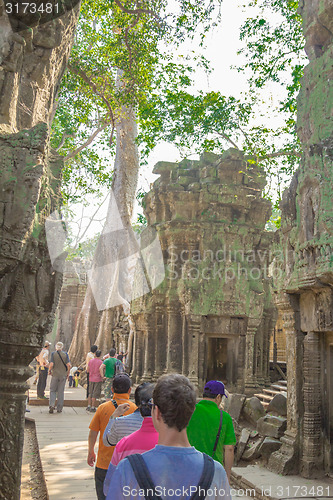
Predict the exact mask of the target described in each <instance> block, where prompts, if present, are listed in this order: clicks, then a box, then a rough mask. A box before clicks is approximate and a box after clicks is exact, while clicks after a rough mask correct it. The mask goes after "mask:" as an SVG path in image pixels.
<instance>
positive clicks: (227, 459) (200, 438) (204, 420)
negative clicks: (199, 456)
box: [187, 380, 236, 481]
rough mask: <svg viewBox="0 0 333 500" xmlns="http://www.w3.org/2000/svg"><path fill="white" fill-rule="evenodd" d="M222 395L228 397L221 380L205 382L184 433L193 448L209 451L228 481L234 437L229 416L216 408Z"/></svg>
mask: <svg viewBox="0 0 333 500" xmlns="http://www.w3.org/2000/svg"><path fill="white" fill-rule="evenodd" d="M222 396H225V397H228V396H227V395H226V393H225V388H224V384H223V383H222V382H219V381H218V380H210V381H209V382H207V384H206V385H205V387H204V391H203V399H202V400H201V401H199V403H197V405H196V408H195V410H194V413H193V415H192V417H191V420H190V422H189V424H188V427H187V437H188V440H189V442H190V444H191V445H192V446H194V447H195V448H196V449H197V450H199V451H201V452H203V453H206V454H207V455H210V456H211V457H212V458H214V460H217V461H218V462H220V463H221V464H222V465H223V466H224V468H225V471H226V473H227V476H228V480H229V481H230V474H231V467H232V466H233V463H234V445H235V444H236V437H235V431H234V426H233V423H232V418H231V417H230V415H229V414H228V413H227V412H225V411H223V410H220V404H221V401H222Z"/></svg>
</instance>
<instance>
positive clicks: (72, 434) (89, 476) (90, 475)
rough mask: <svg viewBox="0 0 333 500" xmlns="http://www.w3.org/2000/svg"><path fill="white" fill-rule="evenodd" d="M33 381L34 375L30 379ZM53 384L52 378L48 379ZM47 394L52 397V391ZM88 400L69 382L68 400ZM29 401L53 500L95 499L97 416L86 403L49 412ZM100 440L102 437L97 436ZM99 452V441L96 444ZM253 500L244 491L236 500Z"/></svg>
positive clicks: (33, 389)
mask: <svg viewBox="0 0 333 500" xmlns="http://www.w3.org/2000/svg"><path fill="white" fill-rule="evenodd" d="M30 381H31V384H32V381H33V378H32V379H30ZM48 384H49V381H48ZM48 387H49V386H48V385H47V389H46V391H45V395H46V396H47V397H49V391H48ZM29 397H30V401H32V402H34V400H35V399H36V386H34V385H31V389H30V391H29ZM66 399H67V400H78V401H80V400H84V399H85V390H84V389H83V388H82V387H77V388H76V389H72V388H69V387H68V384H66V389H65V400H66ZM47 404H48V403H47V401H45V406H44V405H40V406H35V405H34V404H31V405H28V406H27V408H28V409H29V410H30V412H28V413H27V414H26V415H27V417H29V418H32V419H34V420H35V423H36V432H37V439H38V444H39V452H40V456H41V461H42V465H43V470H44V474H45V479H46V486H47V489H48V493H49V498H50V500H95V499H96V498H97V497H96V492H95V481H94V469H92V468H91V467H89V465H88V464H87V454H88V434H89V423H90V420H91V419H92V417H93V414H92V413H88V412H87V411H86V410H85V408H83V407H76V406H75V407H66V406H64V408H63V411H62V413H56V412H55V413H53V414H52V415H51V414H49V408H48V406H46V405H47ZM97 443H98V440H97ZM95 451H96V453H97V444H96V447H95ZM240 499H242V500H247V499H248V500H250V498H249V497H247V496H245V495H244V494H242V495H241V496H234V497H233V500H240Z"/></svg>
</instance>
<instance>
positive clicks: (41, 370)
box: [36, 340, 51, 399]
mask: <svg viewBox="0 0 333 500" xmlns="http://www.w3.org/2000/svg"><path fill="white" fill-rule="evenodd" d="M50 345H51V342H49V341H48V340H45V342H44V347H43V349H42V350H41V352H40V353H39V355H38V356H37V358H36V359H37V362H38V383H37V398H38V399H47V397H46V396H45V387H46V381H47V374H48V369H49V354H50Z"/></svg>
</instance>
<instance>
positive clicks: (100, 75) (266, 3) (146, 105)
mask: <svg viewBox="0 0 333 500" xmlns="http://www.w3.org/2000/svg"><path fill="white" fill-rule="evenodd" d="M220 3H221V1H220V0H205V1H203V2H202V1H199V0H178V1H177V2H176V8H174V4H173V6H172V8H173V10H174V11H173V12H170V10H171V9H170V6H168V2H167V0H151V1H149V2H148V1H144V2H140V3H139V2H136V1H134V0H126V1H123V2H121V1H120V0H113V1H112V2H109V0H101V1H99V2H96V0H83V3H82V8H81V15H80V20H79V25H78V30H77V34H76V38H75V43H74V47H73V51H72V55H71V58H70V62H69V69H68V71H67V73H66V75H65V77H64V79H63V81H62V84H61V89H60V95H59V98H58V108H57V112H56V116H55V120H54V122H53V127H52V146H53V147H55V148H56V149H57V148H59V152H60V153H61V154H63V155H64V156H65V158H66V166H65V171H64V177H63V178H64V197H65V201H66V202H68V203H69V202H73V201H74V202H75V201H79V200H80V199H81V198H82V196H84V195H85V194H86V193H95V194H97V195H98V194H99V193H100V191H101V187H102V186H107V187H109V186H110V185H111V182H112V163H113V157H114V153H115V138H114V127H115V123H116V121H117V119H118V118H119V117H120V114H121V109H122V107H123V106H128V105H132V106H134V107H135V109H136V113H137V117H138V124H139V136H138V144H139V146H140V151H141V159H142V162H144V161H145V160H146V159H147V157H148V155H149V153H150V152H151V151H152V150H153V149H154V147H155V146H156V144H157V143H158V142H160V141H168V142H170V143H173V144H175V145H176V146H177V147H178V148H179V150H180V151H181V154H182V155H183V156H188V155H189V154H193V153H199V154H200V153H202V152H203V151H205V150H206V151H214V152H216V153H222V152H223V151H224V150H225V149H226V148H229V147H237V148H239V149H242V150H244V151H245V152H246V153H247V154H248V155H249V157H252V158H253V161H260V162H261V163H262V165H263V166H264V168H265V170H266V172H267V174H268V176H267V177H268V186H267V188H266V194H267V196H268V197H270V198H272V199H274V201H275V202H276V203H277V202H278V201H279V199H280V197H281V194H282V190H283V188H284V186H285V185H286V183H287V182H288V180H289V178H290V176H291V174H292V173H293V171H294V170H295V168H296V167H297V165H298V162H299V156H300V145H299V143H298V139H297V136H296V130H295V120H296V111H297V104H296V96H297V93H298V91H299V86H300V78H301V77H302V74H303V66H304V62H305V56H304V55H303V51H302V49H303V46H304V40H303V36H302V32H301V24H300V17H299V15H298V14H297V6H298V2H293V1H288V0H287V1H286V0H252V1H251V2H250V3H249V4H248V5H247V7H256V9H258V8H259V9H260V11H259V15H256V16H254V17H249V18H248V19H247V21H246V22H245V24H244V26H243V27H242V28H241V32H240V39H241V40H242V41H243V42H246V45H245V48H244V49H242V50H241V51H240V52H241V53H242V54H243V55H244V56H245V57H246V64H245V66H244V67H243V68H238V69H239V71H245V70H246V71H248V72H250V76H249V88H248V91H247V92H245V93H244V96H243V97H242V99H236V98H235V97H233V96H223V95H222V94H221V93H220V92H214V91H211V92H208V93H204V92H197V93H195V94H194V93H193V92H192V91H191V89H192V88H193V86H194V78H195V69H196V67H198V66H200V67H202V68H204V70H205V71H207V72H208V71H209V63H208V62H207V60H206V59H205V58H203V57H202V55H201V54H200V53H192V54H191V56H188V55H185V54H184V55H181V47H182V46H181V44H182V42H183V41H184V40H186V39H189V38H190V39H191V38H192V39H194V38H195V37H196V36H197V34H198V35H199V41H200V44H201V45H203V44H204V40H205V36H206V33H207V32H208V30H209V29H210V28H211V26H212V25H214V24H216V22H217V21H218V19H219V14H220V13H219V12H218V11H217V8H218V7H219V6H220ZM272 13H274V14H275V15H276V14H278V15H279V18H278V21H275V22H274V23H273V22H272V21H271V18H272V15H271V14H272ZM175 54H177V59H176V58H175ZM119 70H121V72H122V76H121V82H122V86H121V88H119V86H117V83H116V82H117V72H118V71H119ZM272 82H273V84H275V85H281V86H284V88H285V98H284V100H283V101H281V102H280V103H279V106H278V108H277V109H276V110H273V109H269V113H270V114H273V113H274V112H276V113H279V115H280V116H283V117H284V121H283V124H282V126H279V127H275V126H272V124H271V123H270V124H268V120H267V114H265V113H262V112H261V111H260V110H261V109H262V103H263V100H264V99H263V97H262V92H263V91H264V90H265V88H266V86H267V85H268V84H269V83H272ZM265 106H266V109H267V103H265ZM261 115H263V116H261ZM91 138H93V140H91ZM78 146H81V148H79V149H78ZM140 217H143V215H140ZM139 223H145V221H144V220H143V219H142V221H141V222H140V221H139Z"/></svg>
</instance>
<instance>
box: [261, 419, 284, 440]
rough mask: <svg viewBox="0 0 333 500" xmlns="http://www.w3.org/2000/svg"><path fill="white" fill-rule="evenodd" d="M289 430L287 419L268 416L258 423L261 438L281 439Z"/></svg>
mask: <svg viewBox="0 0 333 500" xmlns="http://www.w3.org/2000/svg"><path fill="white" fill-rule="evenodd" d="M286 428H287V419H286V418H284V417H276V416H274V415H266V416H265V417H262V418H260V419H259V420H258V422H257V431H258V432H259V434H260V435H261V436H265V437H266V436H267V437H272V438H277V439H278V438H280V437H281V436H282V435H283V433H284V431H285V430H286Z"/></svg>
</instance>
